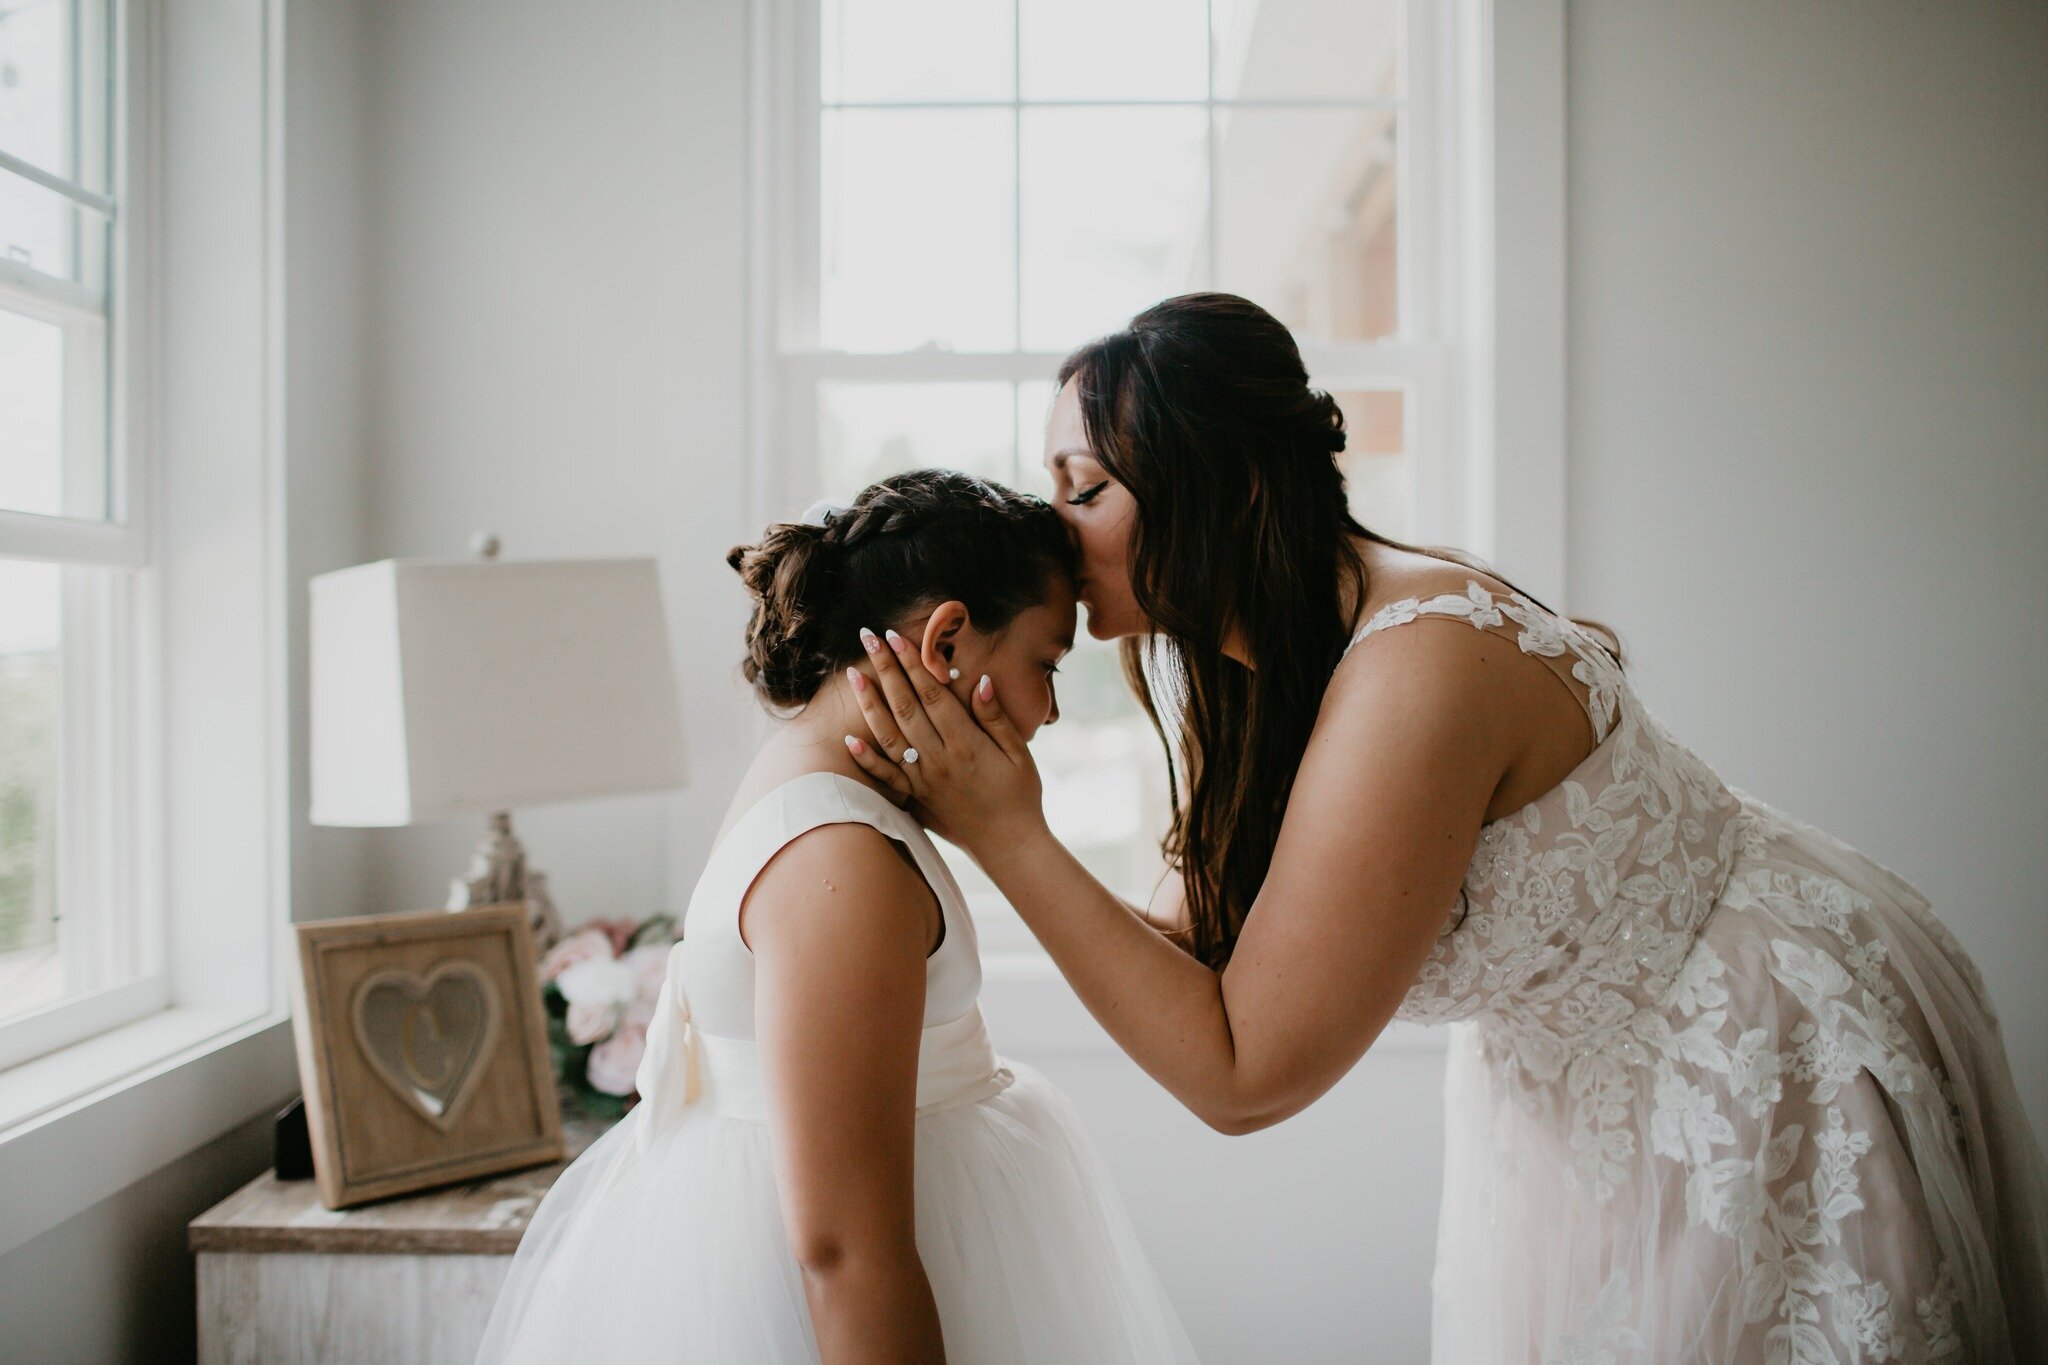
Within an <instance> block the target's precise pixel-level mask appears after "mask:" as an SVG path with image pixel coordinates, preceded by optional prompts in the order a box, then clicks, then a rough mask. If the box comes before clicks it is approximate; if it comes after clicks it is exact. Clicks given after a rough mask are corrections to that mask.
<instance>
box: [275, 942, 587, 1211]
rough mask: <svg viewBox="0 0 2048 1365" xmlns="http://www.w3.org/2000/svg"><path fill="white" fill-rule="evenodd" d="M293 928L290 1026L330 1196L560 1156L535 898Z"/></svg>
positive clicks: (363, 1194) (319, 1170) (340, 1200)
mask: <svg viewBox="0 0 2048 1365" xmlns="http://www.w3.org/2000/svg"><path fill="white" fill-rule="evenodd" d="M296 928H297V930H298V947H299V955H298V956H299V963H298V965H299V970H298V974H297V980H296V982H295V989H294V999H293V1004H294V1009H293V1013H292V1034H293V1037H294V1039H295V1041H296V1042H297V1045H298V1055H299V1083H300V1086H301V1088H302V1089H303V1090H304V1092H305V1098H306V1127H307V1131H308V1133H309V1135H310V1136H311V1138H312V1145H313V1171H314V1175H315V1177H316V1178H317V1180H318V1182H319V1188H320V1199H321V1202H322V1203H324V1204H325V1205H326V1206H327V1207H328V1208H330V1209H340V1208H346V1207H348V1206H349V1205H352V1204H361V1203H366V1202H368V1201H370V1200H373V1199H385V1198H389V1197H390V1196H393V1195H399V1194H407V1193H410V1192H411V1191H414V1190H421V1189H427V1188H430V1187H432V1186H436V1185H446V1184H452V1183H454V1182H456V1181H461V1180H471V1179H475V1178H477V1177H479V1176H485V1175H495V1174H497V1173H498V1172H501V1171H511V1170H518V1169H520V1168H521V1167H525V1166H537V1165H541V1164H543V1163H546V1162H550V1161H559V1160H560V1159H561V1157H562V1153H563V1145H562V1109H561V1103H560V1101H559V1100H558V1099H557V1097H556V1094H555V1079H554V1070H553V1067H552V1066H551V1064H550V1062H549V1058H548V1041H547V1021H546V1019H545V1017H544V1014H543V1011H542V1008H541V1000H540V988H539V986H538V985H537V984H536V981H535V976H534V956H533V939H532V935H531V933H530V931H529V930H528V928H527V923H526V906H525V904H524V903H513V904H503V905H484V906H473V907H471V908H469V909H466V910H456V911H447V910H422V911H415V912H411V913H406V914H397V915H363V916H359V917H356V918H351V919H330V920H320V921H317V922H314V923H311V924H301V925H298V926H296Z"/></svg>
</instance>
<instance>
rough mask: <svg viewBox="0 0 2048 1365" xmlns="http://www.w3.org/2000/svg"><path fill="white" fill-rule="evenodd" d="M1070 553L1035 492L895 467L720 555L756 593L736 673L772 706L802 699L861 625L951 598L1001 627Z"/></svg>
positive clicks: (1044, 593)
mask: <svg viewBox="0 0 2048 1365" xmlns="http://www.w3.org/2000/svg"><path fill="white" fill-rule="evenodd" d="M1073 554H1074V550H1073V544H1072V542H1071V541H1070V540H1069V539H1068V537H1067V533H1066V530H1065V528H1064V527H1063V526H1062V524H1061V522H1060V519H1059V515H1058V513H1056V512H1054V511H1053V510H1052V507H1051V505H1050V504H1048V503H1047V502H1046V501H1045V500H1044V499H1042V498H1035V497H1033V496H1031V495H1030V494H1029V493H1019V492H1017V491H1016V490H1014V489H1010V488H1005V487H1003V486H1002V485H1001V484H998V483H992V482H990V481H989V480H987V479H978V478H975V477H974V476H973V475H972V474H962V473H960V472H959V471H958V470H952V469H917V470H912V471H910V472H909V473H906V474H893V475H891V476H890V477H888V478H886V479H883V480H882V481H881V482H880V483H875V484H870V485H868V487H867V488H865V489H863V490H862V491H861V494H860V496H859V497H857V498H855V499H854V500H853V505H852V506H851V507H848V508H847V509H846V510H845V511H842V512H834V513H829V514H827V515H826V516H825V517H824V518H823V520H822V521H819V522H803V521H779V522H775V523H773V524H771V525H770V526H769V527H768V529H767V530H766V531H764V532H763V533H762V535H761V539H760V540H759V541H757V542H755V543H754V544H752V545H736V546H734V547H733V549H732V551H731V553H729V554H727V555H726V557H725V562H726V563H727V564H729V565H731V566H732V568H733V570H734V571H735V572H737V573H738V574H739V576H740V579H741V581H742V582H744V583H745V584H746V585H747V592H748V594H749V595H750V596H751V597H752V598H753V601H754V613H753V616H752V618H751V619H750V620H749V621H748V622H747V654H746V658H745V660H744V661H743V662H742V664H741V665H740V667H741V671H742V672H743V673H745V674H746V678H747V681H748V682H750V683H752V684H753V685H754V691H755V692H756V693H758V694H759V695H760V697H761V699H762V700H763V701H764V702H766V703H768V704H769V705H770V706H772V707H776V708H794V707H800V706H802V705H804V704H805V703H806V702H808V701H810V699H811V698H812V697H813V696H815V695H816V694H817V691H818V689H819V688H820V687H822V686H824V684H825V680H826V679H828V678H830V677H832V676H833V675H834V674H836V673H838V672H839V670H840V669H842V668H844V667H846V665H848V664H850V663H853V662H855V661H856V660H857V659H859V658H861V657H862V654H861V648H860V641H859V636H858V632H859V630H860V628H861V627H862V626H874V627H877V628H879V627H881V626H885V625H889V626H893V625H898V624H901V623H902V622H903V620H904V619H905V618H906V617H908V616H909V615H910V614H911V613H912V612H913V611H915V610H916V609H917V608H919V607H929V606H935V605H937V604H938V603H940V602H949V601H957V602H959V603H961V604H963V605H964V606H965V607H966V608H967V615H968V617H969V618H970V619H971V620H972V621H973V623H974V628H975V629H976V630H979V631H983V632H994V631H998V630H1001V629H1002V628H1003V627H1005V626H1007V625H1009V624H1010V622H1011V621H1012V620H1014V619H1015V618H1016V616H1017V614H1018V613H1019V612H1021V611H1023V610H1025V609H1026V608H1028V607H1034V606H1037V605H1038V604H1039V603H1041V602H1043V601H1045V600H1046V598H1047V597H1048V596H1049V595H1050V591H1051V584H1052V580H1053V578H1054V576H1055V575H1057V574H1069V575H1071V574H1072V572H1073Z"/></svg>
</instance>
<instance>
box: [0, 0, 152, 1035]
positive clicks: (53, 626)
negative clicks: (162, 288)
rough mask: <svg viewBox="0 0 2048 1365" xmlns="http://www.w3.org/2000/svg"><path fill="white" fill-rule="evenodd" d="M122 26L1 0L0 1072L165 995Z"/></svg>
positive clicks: (109, 17)
mask: <svg viewBox="0 0 2048 1365" xmlns="http://www.w3.org/2000/svg"><path fill="white" fill-rule="evenodd" d="M116 23H117V13H116V11H115V9H114V7H113V6H112V5H110V4H109V3H107V0H0V1066H5V1065H7V1064H9V1063H11V1062H14V1061H18V1060H21V1059H22V1058H25V1057H28V1056H33V1055H36V1054H38V1053H41V1052H45V1051H48V1050H50V1049H52V1048H54V1047H58V1046H61V1045H63V1044H65V1043H68V1042H71V1041H74V1040H75V1039H77V1038H80V1037H83V1036H85V1035H86V1034H89V1033H93V1032H97V1031H99V1030H101V1029H104V1028H107V1027H109V1026H111V1025H112V1024H115V1023H119V1022H122V1021H124V1020H126V1019H128V1018H131V1017H134V1016H136V1015H139V1014H141V1013H143V1012H146V1011H147V1010H149V1009H151V1008H154V1007H155V1006H157V1005H159V1004H161V1003H162V1001H163V998H164V993H163V990H162V973H161V951H160V946H159V945H158V944H157V943H156V941H155V935H154V933H153V932H152V930H153V925H154V921H153V919H152V917H151V915H150V914H149V913H147V907H146V905H145V897H144V895H143V893H142V886H143V879H142V877H141V875H140V874H141V864H142V861H143V859H142V853H141V850H142V849H143V848H144V847H145V844H146V839H145V835H144V830H143V828H142V820H143V817H144V815H145V812H144V811H143V810H142V809H141V803H140V802H139V800H138V793H139V792H140V791H141V790H142V789H143V784H142V780H141V779H142V773H141V768H140V765H139V754H140V752H141V749H140V745H139V743H138V728H139V727H138V723H137V722H138V716H139V715H140V714H141V701H142V698H141V697H140V696H139V680H140V678H141V677H142V672H143V670H142V667H141V665H142V646H141V636H140V630H141V624H142V623H141V607H142V601H143V599H142V596H141V587H142V582H143V579H144V575H145V573H146V571H147V543H148V542H147V539H146V530H147V528H146V527H145V526H144V525H143V524H142V521H141V519H140V518H138V517H136V516H134V515H132V514H131V513H132V510H133V509H131V507H130V505H129V497H128V491H129V488H130V487H131V484H132V481H133V477H134V473H135V470H134V468H133V452H131V451H130V450H129V449H128V448H127V447H126V445H125V443H124V442H122V441H119V440H117V439H115V438H114V437H115V433H116V432H117V431H118V429H119V425H118V424H119V417H120V413H121V410H122V404H121V401H120V390H121V384H122V378H123V368H124V367H123V359H122V358H123V354H124V347H123V346H122V344H121V343H122V335H121V320H122V316H123V310H122V309H121V307H119V306H118V300H119V298H120V297H121V287H122V286H123V285H124V284H125V280H124V278H123V277H124V273H125V272H124V271H123V269H122V266H123V263H124V260H125V256H124V232H123V229H124V227H125V221H124V214H123V207H122V189H123V185H122V175H121V169H122V168H121V157H120V147H119V145H118V144H119V142H120V141H121V139H120V138H119V137H118V136H117V129H119V128H120V126H121V125H120V118H119V110H120V108H121V106H122V101H121V98H120V95H121V92H120V91H119V89H118V88H117V86H118V83H117V81H116V79H115V71H116V62H115V53H116V52H117V51H118V44H117V43H116V40H115V39H116V35H115V31H114V30H115V26H116Z"/></svg>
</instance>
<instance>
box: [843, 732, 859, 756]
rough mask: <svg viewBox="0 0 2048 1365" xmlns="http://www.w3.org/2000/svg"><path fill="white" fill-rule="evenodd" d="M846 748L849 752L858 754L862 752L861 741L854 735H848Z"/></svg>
mask: <svg viewBox="0 0 2048 1365" xmlns="http://www.w3.org/2000/svg"><path fill="white" fill-rule="evenodd" d="M846 748H847V751H848V752H849V753H854V754H858V753H859V752H860V741H859V740H857V739H855V738H854V737H853V736H852V735H848V736H847V737H846Z"/></svg>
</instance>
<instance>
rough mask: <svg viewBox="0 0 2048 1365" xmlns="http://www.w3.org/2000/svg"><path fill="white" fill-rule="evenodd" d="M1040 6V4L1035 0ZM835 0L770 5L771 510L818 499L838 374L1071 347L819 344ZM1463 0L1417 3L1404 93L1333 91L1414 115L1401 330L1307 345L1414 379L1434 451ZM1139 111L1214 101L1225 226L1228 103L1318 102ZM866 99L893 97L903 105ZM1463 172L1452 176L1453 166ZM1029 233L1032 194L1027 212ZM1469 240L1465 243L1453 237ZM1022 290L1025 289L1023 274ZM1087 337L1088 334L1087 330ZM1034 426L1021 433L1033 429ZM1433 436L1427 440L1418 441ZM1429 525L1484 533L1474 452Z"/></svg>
mask: <svg viewBox="0 0 2048 1365" xmlns="http://www.w3.org/2000/svg"><path fill="white" fill-rule="evenodd" d="M1021 2H1022V3H1029V0H1021ZM819 12H820V0H755V5H754V27H753V36H754V62H753V75H754V86H753V88H754V100H753V112H754V118H753V120H752V122H753V127H754V130H755V137H754V139H753V147H752V156H751V168H752V170H753V173H754V175H753V185H754V191H755V192H754V196H753V202H752V205H751V210H752V213H753V220H754V222H753V227H754V230H753V231H752V232H751V233H750V234H749V236H750V240H751V241H753V242H754V243H756V244H758V249H757V251H756V253H755V257H754V267H755V268H754V269H753V270H752V271H750V287H751V290H752V307H751V314H752V319H753V322H754V326H755V329H756V337H755V344H754V346H753V347H752V348H751V350H752V357H751V358H752V360H753V361H754V372H755V375H756V379H757V382H756V383H755V385H754V394H753V396H754V403H753V406H752V409H751V417H752V421H753V429H754V432H755V435H756V441H755V445H754V449H755V451H756V454H757V458H756V460H755V461H754V473H755V482H754V486H753V504H754V505H753V507H752V508H751V509H750V510H751V511H753V512H754V513H756V514H757V515H758V516H760V517H762V518H766V517H770V516H774V515H777V514H779V513H783V512H786V511H787V510H789V509H790V508H793V507H798V506H802V505H803V504H805V503H807V502H808V501H809V500H810V499H811V497H812V496H813V495H814V488H813V483H814V471H815V469H816V462H817V450H816V438H817V410H816V402H815V399H816V394H817V391H818V386H819V385H820V384H823V383H828V382H831V381H834V380H856V381H869V382H890V383H917V382H932V383H941V382H963V381H975V380H981V381H999V382H1005V383H1031V382H1034V381H1039V382H1043V381H1049V380H1050V379H1051V378H1052V376H1053V374H1054V372H1055V371H1056V370H1057V369H1058V366H1059V362H1060V361H1061V360H1062V359H1063V358H1064V353H1063V352H1053V351H1043V352H1041V351H1027V350H1016V351H997V352H964V351H962V352H956V351H945V350H938V349H920V350H914V351H905V352H897V353H872V352H864V353H849V352H843V351H832V350H827V349H824V348H823V347H821V346H820V345H818V344H817V333H816V324H817V318H818V314H819V307H818V299H817V284H818V279H817V276H818V259H819V252H818V246H819V243H818V237H817V227H818V223H819V220H820V209H819V204H818V186H819V173H818V172H819V164H818V158H819V138H818V129H819V121H820V119H819V116H820V109H821V106H820V102H819V99H818V89H819V62H820V55H819V49H818V41H817V39H818V34H819V31H820V21H819ZM1460 19H1461V15H1460V13H1459V6H1457V5H1454V4H1451V3H1446V2H1445V0H1409V5H1408V18H1407V22H1406V24H1405V25H1404V32H1403V39H1402V41H1403V44H1404V51H1403V54H1402V61H1403V67H1404V71H1405V90H1404V94H1403V95H1402V96H1401V97H1398V98H1391V99H1384V100H1380V99H1347V100H1342V101H1324V103H1329V104H1331V105H1332V107H1341V108H1345V109H1352V108H1371V107H1374V106H1385V107H1396V108H1400V109H1401V110H1402V112H1403V117H1402V120H1401V124H1400V133H1399V137H1400V142H1401V148H1400V152H1399V155H1398V156H1397V157H1396V166H1397V170H1398V172H1399V174H1400V175H1401V177H1402V181H1401V185H1400V190H1399V193H1398V194H1397V196H1396V205H1397V208H1396V212H1397V215H1398V222H1397V225H1396V236H1397V240H1398V241H1399V242H1400V249H1399V252H1398V254H1397V257H1396V262H1397V269H1398V271H1399V282H1398V286H1397V288H1398V296H1399V298H1400V301H1401V303H1400V307H1401V312H1400V317H1401V324H1400V325H1401V335H1400V337H1399V338H1398V339H1390V340H1384V341H1370V342H1317V341H1308V340H1305V341H1304V342H1303V343H1302V359H1303V362H1304V363H1305V365H1306V366H1307V368H1308V371H1309V374H1310V377H1311V380H1312V382H1314V383H1315V384H1317V385H1318V386H1319V387H1322V388H1326V389H1336V390H1348V389H1399V390H1403V391H1405V392H1406V393H1407V394H1408V395H1409V401H1408V402H1407V403H1406V404H1405V405H1404V416H1405V423H1406V426H1407V431H1406V433H1405V437H1406V448H1407V449H1408V450H1410V451H1415V452H1420V451H1423V450H1426V449H1431V448H1441V449H1442V450H1444V451H1446V452H1448V451H1450V450H1452V449H1454V448H1456V444H1457V440H1458V432H1459V429H1460V425H1461V414H1460V411H1459V392H1458V390H1457V388H1456V387H1455V381H1456V374H1455V370H1454V364H1453V351H1454V345H1455V329H1456V327H1457V326H1458V322H1459V309H1460V307H1461V297H1462V295H1461V285H1462V281H1461V279H1460V276H1459V271H1458V264H1459V257H1460V256H1461V254H1462V249H1463V248H1464V247H1465V246H1466V245H1467V244H1466V243H1465V242H1464V240H1463V236H1462V234H1459V233H1456V232H1454V231H1453V230H1452V228H1453V225H1454V224H1455V222H1456V209H1457V196H1458V192H1459V189H1460V185H1459V183H1458V175H1457V169H1458V167H1459V163H1460V160H1461V158H1462V157H1463V156H1464V155H1465V154H1466V139H1465V137H1464V135H1463V132H1462V130H1461V128H1460V127H1459V126H1458V120H1456V119H1455V118H1453V119H1444V118H1440V117H1439V114H1440V113H1441V111H1442V110H1443V108H1444V107H1445V106H1446V101H1447V100H1454V99H1455V98H1456V91H1457V89H1458V87H1459V84H1460V82H1461V81H1462V80H1463V79H1465V78H1466V69H1465V64H1464V63H1463V62H1461V61H1460V60H1459V56H1460V47H1459V43H1458V37H1459V32H1458V30H1459V27H1460ZM1128 103H1129V104H1130V105H1131V107H1140V108H1176V107H1200V108H1203V109H1205V111H1206V112H1207V114H1208V117H1209V121H1210V127H1211V134H1210V137H1209V140H1208V148H1209V172H1208V176H1207V182H1208V189H1207V193H1208V215H1209V222H1210V223H1211V224H1212V225H1213V224H1214V222H1215V221H1216V197H1217V189H1218V186H1217V181H1218V176H1217V173H1216V171H1217V167H1216V161H1217V140H1216V138H1215V136H1214V122H1215V115H1216V111H1217V110H1218V109H1219V108H1227V107H1239V108H1257V107H1261V106H1272V105H1279V106H1285V107H1311V106H1314V105H1315V104H1317V103H1319V101H1316V100H1259V99H1248V100H1233V99H1224V98H1218V97H1217V96H1216V95H1215V93H1214V91H1213V90H1211V91H1209V92H1208V94H1207V95H1206V96H1205V98H1203V99H1201V100H1192V99H1190V100H1142V101H1130V102H1128ZM1116 104H1118V101H1114V100H1096V99H1086V100H1031V101H1028V107H1032V108H1051V107H1060V106H1063V105H1073V106H1081V107H1088V108H1103V107H1113V106H1115V105H1116ZM1026 105H1027V102H1026V101H1024V100H1023V99H1022V97H1021V93H1020V92H1013V98H1012V99H1010V100H1007V101H994V102H974V101H966V102H961V101H933V102H928V103H927V102H919V103H917V104H916V105H915V106H914V107H915V108H918V109H932V110H944V109H949V108H1010V109H1017V108H1019V107H1025V106H1026ZM858 107H861V108H867V107H879V108H887V107H891V106H889V105H886V104H884V105H878V106H869V105H866V104H863V105H860V106H858ZM1446 171H1448V172H1450V174H1445V173H1444V172H1446ZM1016 216H1017V218H1018V219H1019V222H1018V225H1017V227H1016V229H1015V230H1016V232H1017V233H1018V235H1019V237H1020V238H1021V233H1022V224H1021V218H1022V208H1021V201H1020V202H1019V204H1018V206H1017V209H1016ZM1208 237H1209V270H1208V274H1209V276H1210V278H1211V279H1212V280H1213V279H1214V277H1215V273H1216V270H1215V255H1216V237H1215V233H1214V232H1213V231H1211V232H1210V233H1209V234H1208ZM1454 240H1455V241H1457V242H1458V244H1459V247H1460V249H1453V250H1447V249H1444V244H1445V243H1447V242H1451V241H1454ZM1019 279H1020V283H1019V285H1018V287H1019V289H1021V276H1020V277H1019ZM1083 339H1084V338H1076V341H1077V342H1078V341H1080V340H1083ZM1023 436H1024V433H1021V432H1020V433H1015V439H1018V440H1020V441H1021V440H1022V439H1023ZM1418 442H1421V443H1423V444H1418ZM1415 468H1416V503H1417V506H1416V509H1415V518H1416V525H1417V527H1418V528H1419V532H1418V533H1419V536H1420V538H1422V539H1424V540H1439V541H1453V542H1460V541H1469V540H1471V539H1472V527H1471V525H1470V517H1469V514H1468V510H1467V509H1468V507H1469V504H1470V502H1471V497H1470V492H1469V489H1468V484H1469V481H1470V477H1471V474H1470V471H1469V470H1468V469H1467V468H1465V467H1464V465H1463V463H1462V462H1460V461H1456V460H1452V459H1448V458H1438V459H1421V458H1418V459H1417V460H1416V466H1415Z"/></svg>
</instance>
